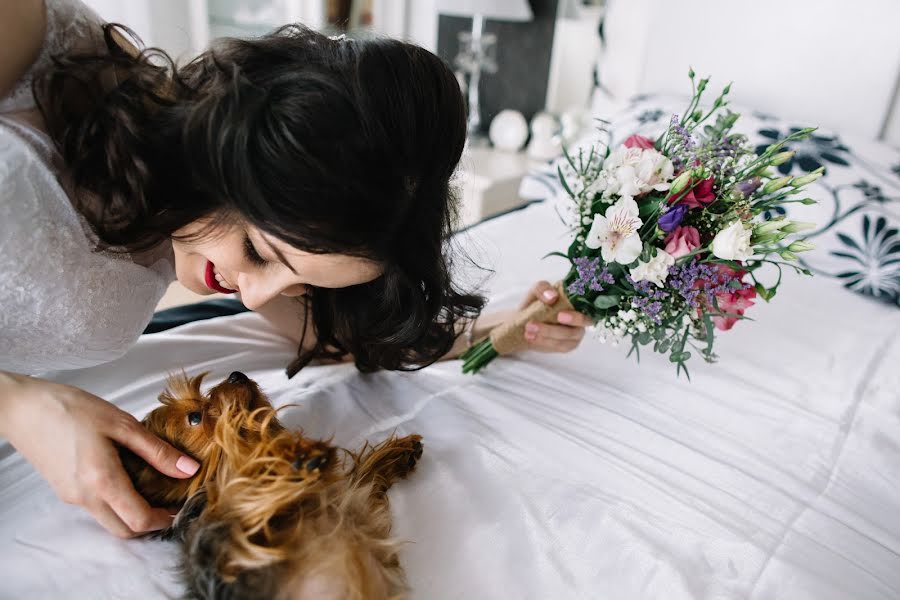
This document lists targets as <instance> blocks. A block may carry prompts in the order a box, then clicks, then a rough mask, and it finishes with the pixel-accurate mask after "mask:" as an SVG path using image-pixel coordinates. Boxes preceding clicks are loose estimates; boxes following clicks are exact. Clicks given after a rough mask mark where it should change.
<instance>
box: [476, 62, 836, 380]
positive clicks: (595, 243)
mask: <svg viewBox="0 0 900 600" xmlns="http://www.w3.org/2000/svg"><path fill="white" fill-rule="evenodd" d="M688 75H689V77H690V80H691V87H692V89H693V92H694V93H693V96H692V98H691V100H690V103H689V104H688V107H687V109H686V110H685V111H684V113H683V114H682V115H681V116H680V117H679V116H678V115H673V116H672V119H671V122H670V124H669V127H668V128H667V129H666V130H665V131H664V132H663V133H662V134H661V135H660V136H659V137H658V138H656V139H655V140H653V139H649V138H647V137H643V136H640V135H632V136H631V137H629V138H628V139H626V140H625V142H624V144H622V145H621V146H618V147H616V148H610V147H609V146H605V147H604V146H603V145H594V146H593V147H591V148H590V149H589V150H587V149H583V150H582V151H580V152H578V153H577V156H574V157H573V156H571V155H570V154H569V153H568V152H566V162H567V164H564V165H562V166H561V167H559V169H558V173H559V179H560V182H561V184H562V186H563V188H564V189H565V191H566V193H567V194H568V196H569V197H570V199H571V202H572V203H571V205H570V208H571V215H570V217H571V218H569V219H566V220H567V221H569V222H568V224H569V225H570V227H571V233H572V242H571V245H570V246H569V248H568V251H567V252H566V253H565V254H563V253H561V252H554V253H552V254H553V255H557V256H561V257H563V258H565V259H567V260H568V262H569V264H570V265H571V268H570V270H569V273H568V274H567V275H566V277H565V278H564V279H563V280H562V281H561V282H559V283H558V284H557V289H558V291H559V292H560V300H559V301H558V302H557V303H556V304H555V305H554V306H552V307H549V306H547V305H545V304H543V303H541V302H537V301H536V302H535V303H533V304H532V305H531V306H529V307H528V308H526V309H525V310H523V311H522V312H521V313H519V314H518V315H517V317H516V318H515V319H514V320H512V321H510V322H507V323H504V324H503V325H500V326H499V327H497V328H495V329H494V330H493V331H491V334H490V336H489V337H488V338H487V339H485V340H483V341H481V342H479V343H478V344H475V345H474V346H473V347H472V348H471V349H469V350H468V351H467V352H466V353H465V354H463V355H462V359H463V361H464V362H463V371H464V372H467V373H469V372H476V371H478V370H479V369H481V368H482V367H484V366H485V365H486V364H488V363H489V362H490V361H491V360H493V359H494V358H495V357H496V356H497V355H498V354H507V353H509V352H512V351H515V350H517V349H520V348H521V347H522V346H524V342H523V338H522V333H523V331H524V326H525V324H526V323H527V322H528V321H529V320H532V319H534V320H539V321H546V320H550V319H552V318H553V317H555V315H556V314H557V313H559V312H560V311H562V310H571V309H573V308H574V309H575V310H578V311H580V312H582V313H584V314H586V315H589V316H590V317H592V318H593V319H594V321H595V323H596V327H595V330H596V333H597V334H598V335H599V338H600V340H601V341H604V342H605V341H610V342H612V343H613V344H614V345H616V344H618V343H619V342H620V341H622V340H625V339H630V343H631V351H630V352H629V355H631V353H635V354H636V355H637V356H638V358H640V356H639V355H640V347H641V346H651V345H652V348H653V350H654V351H656V352H660V353H665V354H668V355H669V360H670V361H671V362H672V363H674V364H675V365H677V373H679V374H680V373H681V371H682V370H684V372H685V374H686V375H688V377H690V374H689V373H688V370H687V361H688V359H690V358H691V356H692V354H693V353H692V351H691V350H692V349H693V350H694V351H696V352H698V353H699V354H700V355H701V356H702V357H703V358H704V359H705V360H707V361H708V362H713V361H714V360H715V358H716V356H715V354H714V352H713V346H714V341H715V331H716V329H718V330H720V331H727V330H729V329H731V327H732V326H733V325H734V324H735V323H736V322H737V321H738V320H741V319H746V318H747V317H746V316H745V314H744V313H745V311H746V310H747V309H748V308H750V307H751V306H753V304H754V299H755V298H756V297H757V296H759V297H761V298H762V299H763V300H766V301H769V300H771V299H772V298H773V297H774V296H775V293H776V291H777V289H778V285H779V283H780V282H781V272H782V267H784V266H787V267H789V268H793V269H795V270H796V271H798V272H801V273H804V274H806V275H809V274H810V273H809V271H808V270H806V269H804V268H802V267H801V266H799V265H798V264H796V261H797V258H798V257H797V253H799V252H803V251H807V250H811V249H812V248H813V246H812V245H811V244H810V243H808V242H806V241H805V240H794V241H791V240H789V239H788V236H790V235H792V234H796V233H798V232H801V231H804V230H806V229H811V228H812V227H813V226H814V224H812V223H800V222H794V221H789V220H787V219H785V218H784V217H783V216H776V213H777V211H775V210H774V209H776V208H777V207H779V206H783V205H786V204H788V203H792V202H799V203H803V204H814V203H815V201H814V200H812V199H810V198H802V197H799V196H800V195H801V192H802V190H803V187H804V186H806V185H807V184H809V183H811V182H813V181H815V180H816V179H818V178H819V177H820V176H821V175H822V169H821V168H820V169H817V170H815V171H813V172H811V173H808V174H806V175H804V176H801V177H790V176H784V177H780V176H778V173H777V172H775V171H774V170H773V169H772V168H771V167H774V166H777V165H780V164H782V163H784V162H786V161H788V160H790V159H791V156H792V154H793V153H792V152H786V151H783V150H782V148H783V147H784V145H785V143H787V142H789V141H794V140H798V139H802V138H805V137H807V136H808V135H809V134H810V133H811V132H812V131H814V130H815V128H808V129H803V130H800V131H797V132H795V133H792V134H791V135H790V136H788V137H787V138H785V139H784V140H782V141H780V142H777V143H774V144H772V145H770V146H769V147H768V148H766V150H765V151H764V152H763V153H762V154H760V155H757V154H756V153H755V152H754V150H753V148H752V146H750V145H749V144H748V140H747V138H746V137H745V136H743V135H741V134H739V133H733V132H732V128H733V127H734V124H735V122H736V121H737V120H738V117H739V116H740V115H738V114H736V113H734V112H732V111H731V110H728V109H727V108H726V107H727V105H728V102H727V100H726V98H727V95H728V92H729V89H730V85H729V86H726V87H725V89H724V90H723V91H722V93H721V94H720V95H719V96H718V97H717V98H716V99H715V100H714V102H713V103H712V106H711V107H709V108H708V109H706V110H703V109H701V108H700V100H701V97H702V95H703V93H704V91H705V89H706V87H707V84H708V82H709V78H704V79H700V80H699V81H695V76H694V72H693V70H691V71H690V72H689V74H688ZM764 265H773V267H774V269H775V270H777V279H776V280H775V282H774V283H772V284H766V283H763V282H761V281H760V280H759V279H758V278H757V277H758V275H759V273H758V270H759V269H760V268H761V267H763V266H764ZM775 270H772V273H773V274H774V273H775Z"/></svg>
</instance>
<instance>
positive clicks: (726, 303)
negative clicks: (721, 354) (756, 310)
mask: <svg viewBox="0 0 900 600" xmlns="http://www.w3.org/2000/svg"><path fill="white" fill-rule="evenodd" d="M751 298H756V288H752V287H749V288H747V289H744V290H736V291H734V292H728V293H720V294H716V301H717V302H718V304H719V312H721V313H724V314H726V315H728V316H720V317H713V318H712V320H713V323H714V324H715V326H716V329H718V330H720V331H728V330H729V329H731V328H732V327H734V324H735V323H737V322H738V320H739V319H738V316H743V315H744V311H745V310H747V309H748V308H750V307H751V306H753V304H754V302H753V300H751ZM733 315H734V316H733Z"/></svg>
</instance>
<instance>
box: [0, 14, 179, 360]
mask: <svg viewBox="0 0 900 600" xmlns="http://www.w3.org/2000/svg"><path fill="white" fill-rule="evenodd" d="M45 3H46V9H47V33H46V38H45V40H44V45H43V48H42V50H41V53H40V56H39V58H38V59H37V61H36V62H35V64H34V65H33V66H32V67H31V69H30V70H29V72H28V73H27V74H26V75H25V76H24V77H23V79H22V80H21V81H19V82H18V83H17V84H16V85H15V86H14V87H13V90H12V92H11V93H10V94H9V95H7V96H6V97H5V98H2V99H0V277H2V284H0V370H6V371H13V372H17V373H27V374H37V373H42V372H46V371H53V370H62V369H74V368H81V367H86V366H91V365H95V364H98V363H102V362H107V361H110V360H113V359H115V358H117V357H119V356H121V355H122V354H123V353H124V352H125V351H126V350H127V349H128V348H129V347H130V346H131V345H132V344H134V342H135V341H136V340H137V338H138V336H139V335H140V334H141V332H142V331H143V329H144V327H145V325H146V324H147V322H148V321H149V320H150V317H151V316H152V314H153V310H154V307H155V306H156V304H157V303H158V301H159V299H160V298H161V297H162V295H163V293H164V292H165V290H166V288H167V287H168V285H169V283H170V282H171V281H172V280H173V279H174V269H173V266H172V262H171V250H170V249H168V250H166V249H163V250H162V251H161V252H160V253H159V255H158V257H156V260H150V261H142V262H144V264H147V265H148V266H144V265H142V264H138V263H136V262H134V261H133V260H132V259H131V257H130V256H128V255H127V254H125V255H123V254H113V253H107V252H95V251H93V248H94V247H95V241H96V237H95V236H94V235H93V233H92V232H91V231H90V229H89V228H88V226H87V224H86V223H85V222H84V219H83V218H82V217H81V216H80V215H79V214H78V213H76V212H75V210H74V209H73V207H72V204H71V202H70V200H69V196H68V195H67V193H66V191H65V190H64V186H63V184H62V183H61V173H62V170H61V161H60V157H59V155H58V153H57V152H56V151H55V150H54V148H53V146H52V143H51V142H50V140H49V138H48V137H47V136H46V134H44V133H43V132H42V131H41V130H39V129H37V128H35V127H32V126H30V125H29V124H28V123H27V122H26V120H25V119H23V118H22V115H27V114H28V112H29V111H33V109H34V98H33V96H32V94H31V80H32V77H33V74H34V73H35V72H36V70H38V69H40V68H42V67H43V66H45V65H46V64H47V63H48V62H49V61H50V57H51V56H52V55H54V54H58V53H64V52H66V51H67V50H68V49H70V48H71V47H72V46H73V44H75V43H78V42H79V40H80V41H81V42H83V41H84V40H85V39H92V38H93V39H96V40H97V41H99V37H97V36H99V35H100V33H99V28H98V23H99V22H100V20H99V18H98V17H97V16H96V15H95V14H94V13H93V12H92V11H91V10H90V9H89V8H87V7H85V6H84V5H83V4H82V3H81V2H79V1H78V0H45Z"/></svg>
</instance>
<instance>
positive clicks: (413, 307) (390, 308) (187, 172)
mask: <svg viewBox="0 0 900 600" xmlns="http://www.w3.org/2000/svg"><path fill="white" fill-rule="evenodd" d="M123 35H128V36H129V37H131V39H133V40H136V43H137V44H138V45H140V44H139V41H137V39H136V37H135V36H134V35H133V34H132V33H131V32H130V31H129V30H127V28H124V27H122V26H120V25H105V26H104V28H103V37H104V40H105V46H106V48H105V51H102V52H96V53H94V54H73V55H66V56H58V57H56V58H55V60H54V64H53V66H52V67H51V68H50V69H48V71H47V72H46V73H45V74H44V75H43V76H41V77H40V78H38V79H37V80H36V81H35V87H34V92H35V97H36V99H37V100H38V106H39V108H40V110H41V112H42V114H43V116H44V118H45V121H46V123H47V127H48V129H49V132H50V135H51V137H52V138H53V139H54V140H55V142H56V144H57V146H58V148H59V150H60V152H61V154H62V156H63V159H64V160H65V162H66V164H67V166H68V168H69V170H70V173H71V176H72V178H73V181H74V184H75V187H76V189H77V190H78V192H77V193H76V197H75V198H74V202H75V204H76V208H77V209H78V210H79V211H80V212H81V213H82V214H84V216H85V217H86V219H87V220H88V222H89V223H90V224H91V226H92V227H93V229H94V230H95V232H96V233H97V235H98V237H99V239H100V240H101V242H102V243H103V244H106V245H109V246H113V247H120V248H122V249H123V250H126V251H137V250H142V249H148V248H151V247H153V246H156V245H158V244H160V243H162V242H164V241H166V240H167V239H169V238H171V237H172V236H173V235H174V232H175V231H176V230H178V229H179V228H181V227H183V226H184V225H186V224H188V223H191V222H193V221H195V220H197V219H199V218H201V217H210V216H217V217H218V218H221V219H227V218H234V217H235V216H238V217H241V218H243V219H246V221H247V222H249V223H251V224H253V225H254V226H256V227H258V228H260V229H261V230H263V231H265V232H267V233H269V234H271V235H273V236H275V237H277V238H279V239H281V240H283V241H285V242H287V243H289V244H291V245H292V246H294V247H296V248H299V249H301V250H305V251H309V252H315V253H332V252H337V253H342V254H349V255H353V256H360V257H366V258H371V259H374V260H377V261H379V262H381V263H382V264H383V265H384V272H383V274H382V275H381V276H380V277H378V278H377V279H375V280H374V281H371V282H369V283H365V284H361V285H355V286H351V287H346V288H341V289H324V288H315V287H312V288H310V291H309V294H308V295H307V296H306V297H305V298H304V301H305V302H306V308H307V310H306V311H305V315H306V319H305V324H304V332H305V330H306V328H307V327H308V326H310V316H311V321H312V323H311V325H312V326H313V327H314V329H315V333H316V336H317V340H318V342H317V345H316V347H315V348H313V349H303V348H301V349H300V351H299V353H298V356H297V358H296V359H295V360H294V361H293V362H292V363H291V365H289V366H288V375H289V376H292V375H293V374H295V373H296V372H297V371H298V370H299V369H301V368H302V367H303V366H305V365H306V364H307V363H308V362H309V361H310V360H311V359H313V358H316V357H331V358H338V357H341V356H346V355H347V354H348V353H349V354H352V356H353V358H354V360H355V362H356V366H357V367H358V368H359V369H360V370H361V371H372V370H376V369H403V370H409V369H415V368H421V367H422V366H425V365H427V364H430V363H432V362H434V361H435V360H437V359H438V358H440V357H441V356H442V355H444V354H445V353H447V352H448V351H449V349H450V348H451V347H452V345H453V342H454V340H455V339H456V337H457V335H458V330H459V327H458V325H459V324H460V323H461V321H462V320H465V319H470V318H473V317H474V316H476V315H477V314H478V312H479V311H480V310H481V308H482V306H483V304H484V300H483V298H481V297H480V296H477V295H473V294H469V293H465V292H464V291H462V290H460V289H458V288H457V287H456V286H455V285H454V283H453V282H452V281H451V275H450V272H451V267H452V265H451V260H450V256H451V252H450V250H449V249H448V241H449V238H450V234H451V229H452V225H453V223H454V221H455V218H456V200H455V197H454V194H453V190H452V188H451V186H450V178H451V176H452V174H453V172H454V170H455V169H456V166H457V163H458V162H459V159H460V155H461V153H462V150H463V146H464V143H465V135H466V125H465V107H464V103H463V99H462V95H461V93H460V89H459V85H458V84H457V81H456V79H455V78H454V75H453V73H452V72H451V70H450V69H449V68H448V67H447V65H446V64H445V63H444V62H443V61H441V59H439V58H438V57H436V56H435V55H434V54H432V53H430V52H428V51H427V50H424V49H423V48H420V47H418V46H415V45H413V44H409V43H405V42H401V41H397V40H393V39H372V40H364V41H356V40H333V39H330V38H328V37H326V36H324V35H322V34H320V33H317V32H315V31H313V30H311V29H308V28H307V27H304V26H302V25H288V26H285V27H282V28H281V29H278V30H277V31H275V32H273V33H272V34H269V35H266V36H263V37H260V38H255V39H246V40H245V39H232V38H226V39H221V40H218V41H217V42H215V44H214V46H213V47H212V48H211V49H210V50H208V51H206V52H204V53H203V54H201V55H200V56H199V57H198V58H196V59H195V60H193V61H192V62H190V63H188V64H186V65H184V66H182V67H176V66H175V65H174V63H173V62H172V60H171V59H170V58H169V57H168V56H167V55H166V54H165V53H164V52H162V51H160V50H157V49H145V50H143V51H141V52H140V53H139V54H138V55H137V56H135V55H134V53H133V52H129V51H128V50H127V49H126V48H127V46H126V45H125V44H123V43H122V41H123V40H124V39H125V38H124V37H123ZM110 80H112V84H111V85H110V84H109V82H110ZM299 308H300V307H299V306H298V310H299Z"/></svg>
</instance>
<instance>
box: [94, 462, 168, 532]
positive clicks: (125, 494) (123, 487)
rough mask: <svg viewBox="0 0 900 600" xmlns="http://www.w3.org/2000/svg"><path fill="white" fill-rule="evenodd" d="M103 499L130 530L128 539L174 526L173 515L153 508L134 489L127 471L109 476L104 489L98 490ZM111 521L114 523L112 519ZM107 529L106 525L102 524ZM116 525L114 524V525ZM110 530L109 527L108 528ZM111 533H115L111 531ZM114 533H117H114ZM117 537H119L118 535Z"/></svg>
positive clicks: (121, 469) (112, 473)
mask: <svg viewBox="0 0 900 600" xmlns="http://www.w3.org/2000/svg"><path fill="white" fill-rule="evenodd" d="M98 492H99V493H100V496H101V499H102V500H103V501H104V502H105V503H106V505H107V506H108V507H109V509H110V510H111V511H112V512H113V513H114V514H115V516H116V517H117V518H118V519H119V521H120V522H121V523H122V524H123V525H124V526H125V527H126V528H127V529H128V532H126V533H128V534H129V535H128V537H131V536H133V535H136V534H141V533H146V532H148V531H157V530H159V529H165V528H166V527H168V526H170V525H171V524H172V515H170V514H169V511H168V510H166V509H164V508H152V507H151V506H150V504H149V503H148V502H147V501H146V500H145V499H144V498H143V497H142V496H141V495H140V494H138V493H137V491H136V490H135V489H134V486H133V485H132V484H131V480H130V479H129V478H128V475H126V473H125V470H124V469H123V468H121V467H119V470H118V471H112V472H110V473H109V474H108V476H107V478H106V480H105V482H104V483H103V488H102V489H100V490H98ZM110 521H112V520H111V519H110ZM101 524H102V525H103V526H104V527H107V526H106V524H105V523H101ZM113 525H114V524H113ZM107 529H109V527H107ZM110 531H113V530H111V529H110ZM113 533H116V532H115V531H113ZM116 535H119V534H118V533H116Z"/></svg>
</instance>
